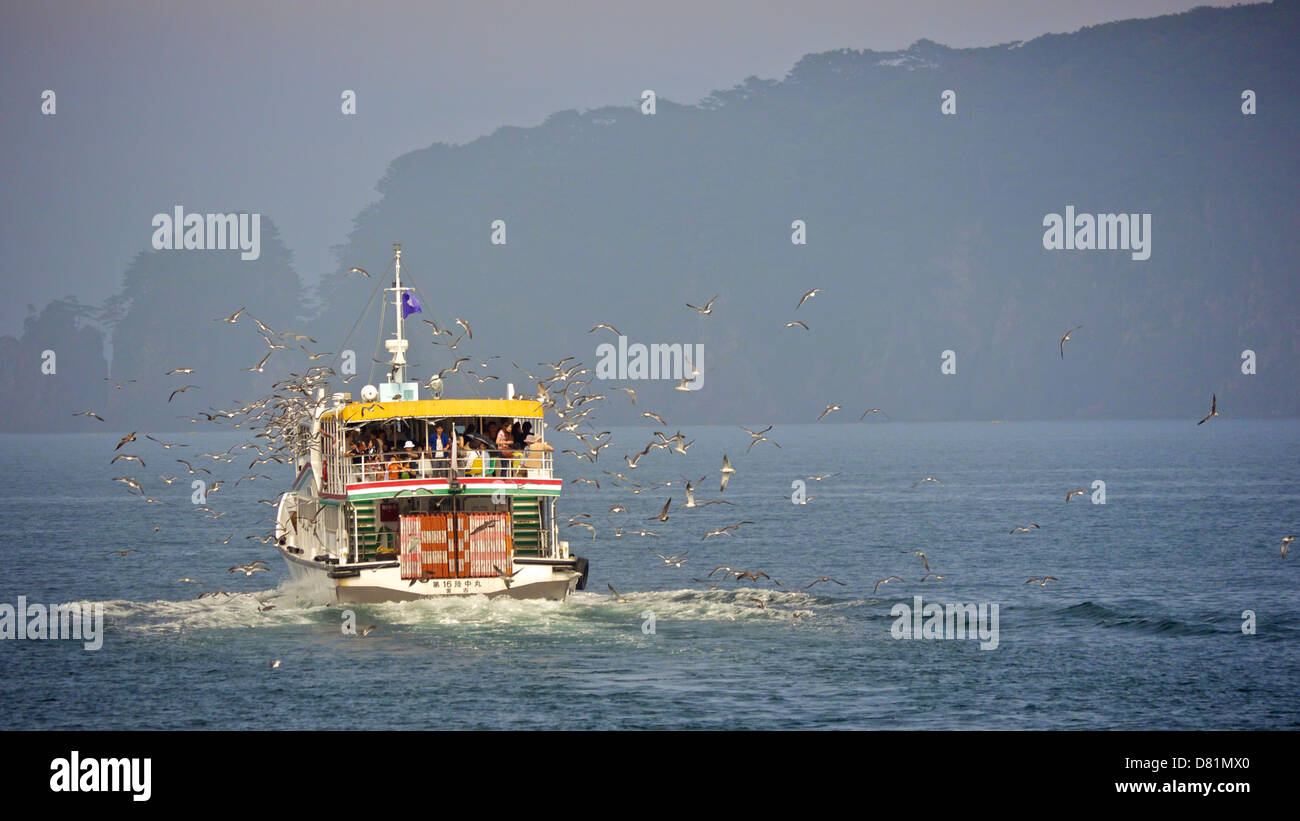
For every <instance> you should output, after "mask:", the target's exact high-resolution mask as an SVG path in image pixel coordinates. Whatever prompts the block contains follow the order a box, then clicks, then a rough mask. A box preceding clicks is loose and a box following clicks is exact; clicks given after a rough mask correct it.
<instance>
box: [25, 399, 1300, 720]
mask: <svg viewBox="0 0 1300 821" xmlns="http://www.w3.org/2000/svg"><path fill="white" fill-rule="evenodd" d="M878 418H879V417H873V419H872V421H870V422H867V423H862V424H833V423H830V421H829V420H828V421H827V422H823V423H820V424H817V425H803V426H777V427H776V428H775V429H774V430H773V431H771V432H770V433H769V434H768V435H769V436H771V437H773V438H774V439H775V440H776V441H777V442H779V443H780V444H781V447H780V448H779V449H778V448H776V447H774V446H771V445H769V444H767V443H762V444H759V445H757V446H756V447H754V448H753V449H752V451H750V452H749V453H746V445H747V444H748V442H749V437H748V436H747V435H746V434H745V433H744V432H743V431H741V430H739V429H738V428H736V427H725V426H724V427H697V428H692V429H689V430H686V431H684V432H685V433H686V435H687V437H688V439H689V438H694V439H695V440H696V441H695V444H694V445H693V446H692V447H691V448H690V450H689V451H688V453H687V454H686V455H685V456H682V455H679V454H673V453H669V452H666V451H654V452H652V453H651V454H650V455H649V456H646V457H644V458H643V459H642V460H641V462H640V464H639V466H638V468H637V469H636V470H629V469H628V467H627V465H626V463H625V462H623V461H622V460H621V456H622V454H624V453H634V452H635V451H637V450H640V449H641V447H643V446H644V443H645V442H647V441H649V440H650V431H649V429H645V430H640V429H615V431H614V440H615V442H616V444H615V445H614V446H613V447H610V448H608V449H606V450H604V451H602V454H601V458H600V461H599V462H598V463H597V464H596V465H595V466H592V465H589V464H588V463H586V462H581V463H578V462H575V461H574V460H573V459H572V458H571V457H568V456H565V457H564V458H563V459H561V460H557V466H558V470H559V471H560V473H561V474H562V475H563V476H564V477H565V478H566V479H571V478H575V477H579V476H587V477H593V478H598V479H599V480H600V482H601V488H600V489H599V490H597V489H595V488H594V487H592V486H589V485H585V484H568V483H566V486H565V492H564V495H563V496H562V497H561V500H560V506H559V512H560V514H561V516H560V521H561V525H562V527H561V530H562V537H563V538H567V539H568V540H569V541H570V543H571V545H572V548H573V551H574V552H575V553H577V554H579V555H583V556H587V557H589V558H590V560H591V577H590V582H589V585H588V589H587V591H586V592H582V593H578V594H576V595H574V596H573V597H571V598H570V599H569V600H568V601H566V602H563V603H558V602H533V601H510V600H497V601H488V600H486V599H482V598H475V599H461V600H439V601H430V602H410V603H403V604H385V605H371V606H350V607H349V608H348V609H351V610H352V611H354V613H355V616H356V622H357V624H358V626H367V625H372V624H373V625H375V626H376V629H375V630H374V631H373V632H372V633H371V634H370V635H369V636H366V637H364V638H362V637H357V636H349V635H345V634H344V633H343V631H342V630H341V624H342V623H343V617H344V614H343V612H342V611H343V609H344V608H341V607H339V606H337V605H335V606H328V605H326V604H323V603H321V602H313V601H311V600H309V599H308V598H306V597H305V594H304V592H303V591H301V590H298V589H295V587H294V586H293V585H291V584H290V583H289V581H288V572H287V570H286V568H285V567H284V566H283V563H282V562H281V560H280V559H279V558H278V556H277V555H276V554H275V553H274V551H272V550H271V549H270V548H269V547H266V546H264V545H262V544H261V543H260V542H258V541H255V540H250V539H247V538H245V537H246V536H250V535H260V534H262V533H265V532H266V530H267V529H268V527H269V518H268V517H269V515H270V511H271V508H270V507H268V506H266V505H263V504H259V503H258V501H257V500H258V499H269V498H273V497H274V495H275V494H276V493H278V492H279V491H280V490H283V489H284V488H286V487H287V485H288V483H289V480H290V476H289V471H288V469H286V468H283V467H279V466H277V465H274V464H272V465H269V466H262V465H259V466H258V468H257V470H258V471H259V472H261V473H264V474H267V475H269V476H271V477H272V479H271V480H263V479H258V480H256V481H253V482H245V483H243V484H241V485H240V486H239V487H237V488H236V487H233V484H234V480H235V479H237V478H238V477H239V476H242V475H245V474H246V473H248V472H249V471H246V470H242V468H244V466H245V465H246V464H247V463H248V461H250V460H251V458H252V457H251V456H249V457H244V458H243V459H237V460H235V463H234V464H232V465H227V464H223V463H220V462H214V461H213V460H212V459H210V458H201V459H197V458H194V457H193V453H194V452H195V451H204V450H208V451H211V450H224V449H226V448H228V447H230V446H232V445H234V444H236V443H238V442H239V441H241V439H240V438H239V437H238V436H237V435H235V434H229V433H207V434H202V435H197V436H186V437H184V438H183V441H186V442H189V443H191V444H192V447H190V448H176V449H173V450H171V451H163V450H162V449H161V448H159V447H158V446H157V445H155V444H153V443H151V442H145V441H144V440H143V434H141V443H133V444H131V445H128V446H126V447H124V448H123V451H124V452H130V453H136V454H139V455H141V456H142V457H144V458H145V460H146V461H147V462H148V466H147V468H140V467H139V466H138V465H135V464H133V463H123V462H119V463H118V464H117V465H116V466H110V465H109V464H108V461H109V459H110V458H111V455H112V449H113V446H114V445H115V444H116V443H117V437H118V435H120V434H115V435H109V434H102V435H90V434H86V435H75V436H54V435H49V436H31V435H23V436H17V435H9V436H3V437H0V534H3V535H2V536H0V556H2V557H3V558H2V561H3V564H2V565H0V602H8V603H10V604H14V605H16V604H17V601H18V597H19V596H25V597H26V599H27V601H28V602H38V601H39V602H45V603H62V602H97V603H102V604H103V605H104V609H105V614H106V625H105V633H104V638H103V647H102V648H101V649H100V650H98V651H87V650H84V649H83V648H82V645H81V644H80V643H79V642H72V641H32V640H6V641H0V669H2V670H3V676H0V695H2V697H3V698H4V700H5V703H6V704H7V705H8V707H9V709H7V710H5V711H4V713H3V717H0V727H4V728H6V729H195V728H200V729H202V728H211V729H327V728H328V729H334V728H337V729H407V728H409V729H447V728H456V729H470V728H493V729H532V728H538V729H551V728H555V729H620V728H666V729H678V728H680V729H724V728H726V729H730V728H762V729H807V728H842V729H1022V728H1032V729H1075V728H1078V729H1288V728H1289V729H1295V728H1297V727H1300V701H1298V700H1297V699H1296V698H1295V694H1294V692H1293V685H1294V683H1295V682H1296V681H1297V680H1300V546H1297V547H1296V549H1295V550H1294V551H1292V552H1291V555H1290V556H1289V557H1288V558H1286V559H1283V558H1282V557H1281V555H1280V547H1281V540H1282V537H1283V536H1285V535H1290V534H1297V531H1300V515H1298V514H1297V511H1300V504H1298V503H1300V484H1298V483H1297V475H1296V471H1297V468H1298V467H1300V421H1296V420H1281V421H1262V420H1229V419H1222V418H1220V419H1215V420H1212V421H1211V422H1209V423H1207V424H1205V425H1202V426H1199V427H1198V426H1197V425H1195V422H1194V420H1191V421H1189V420H1178V421H1142V422H1053V423H1014V424H987V423H963V424H908V423H902V422H891V421H885V420H881V421H876V420H877V419H878ZM751 426H752V425H751ZM178 436H179V435H178ZM159 438H163V439H167V440H169V441H178V438H177V437H167V436H160V437H159ZM557 446H558V447H561V448H562V447H565V445H557ZM723 453H727V454H729V455H730V457H731V459H732V461H733V463H734V464H735V466H736V469H737V474H736V476H735V477H734V479H733V480H732V482H731V484H730V485H729V487H728V488H727V491H726V492H725V493H724V494H719V493H718V478H719V473H718V467H719V466H720V464H721V459H722V454H723ZM178 455H179V456H180V458H186V459H190V460H191V461H192V462H193V464H194V465H195V466H196V467H198V466H200V465H202V466H205V467H208V468H210V469H212V470H214V471H216V473H217V475H218V477H222V478H226V479H227V484H226V486H225V487H223V488H222V489H221V490H220V491H219V492H218V493H217V494H214V495H212V496H211V497H210V498H209V501H208V503H209V505H210V506H211V507H212V508H213V509H214V511H215V512H216V513H220V514H222V515H221V516H220V518H216V519H210V518H205V516H204V515H203V513H201V512H196V511H195V510H194V509H193V507H194V506H193V505H192V504H191V500H190V495H191V493H192V489H191V487H190V485H189V484H188V482H189V480H190V478H191V477H189V476H188V475H187V474H186V473H185V471H184V469H183V468H182V467H181V466H180V465H178V464H176V463H175V462H174V459H175V458H177V456H178ZM604 470H609V471H619V472H622V473H623V474H625V475H626V476H628V478H629V479H631V480H635V481H636V482H638V483H640V484H642V485H644V486H645V490H644V491H642V492H641V493H637V494H634V493H632V492H631V491H632V490H633V488H632V486H631V485H629V484H623V483H618V482H615V481H614V477H613V476H609V475H607V474H605V473H603V472H602V471H604ZM824 473H832V474H834V475H832V476H830V477H827V478H825V479H822V480H821V481H814V480H812V479H809V478H807V477H810V476H813V475H818V474H824ZM160 474H165V475H169V476H180V477H181V481H177V482H176V483H174V484H173V485H171V486H166V485H163V484H162V483H161V482H160V481H158V479H157V477H158V476H159V475H160ZM122 475H128V476H134V477H136V478H137V479H140V480H141V481H142V483H143V484H144V485H145V489H146V492H147V493H149V495H150V496H152V497H154V498H157V499H161V500H162V502H161V503H159V504H148V503H145V502H144V501H143V500H141V499H140V498H139V497H137V496H134V495H133V494H130V493H129V492H128V490H127V488H126V487H124V486H123V485H121V484H120V483H114V482H112V481H110V479H111V477H113V476H122ZM701 476H704V477H706V478H705V481H704V483H703V484H702V485H701V488H700V490H699V491H697V498H699V499H700V500H707V499H714V498H723V499H725V500H727V501H729V502H732V503H733V505H724V504H718V505H709V506H707V507H701V508H697V509H694V510H687V509H684V508H682V507H681V505H682V503H683V502H684V496H683V493H682V490H681V479H682V477H685V478H687V479H690V480H692V481H693V480H695V479H697V478H699V477H701ZM926 476H933V477H936V478H938V479H939V480H940V482H941V483H933V482H927V483H922V484H917V482H918V481H919V480H921V479H922V478H923V477H926ZM203 478H207V477H206V476H203ZM796 480H803V481H804V482H805V483H806V485H807V493H808V494H809V495H810V497H811V498H810V499H809V501H808V503H807V504H806V505H795V504H792V502H791V495H792V493H793V490H792V483H793V482H795V481H796ZM1096 480H1100V481H1102V482H1104V483H1105V494H1106V498H1105V504H1094V503H1092V501H1091V499H1090V496H1091V494H1092V487H1093V482H1094V481H1096ZM656 481H659V482H662V481H672V482H673V484H672V485H671V486H668V487H664V486H653V485H652V483H654V482H656ZM1078 488H1087V489H1088V490H1089V494H1088V495H1084V496H1076V497H1074V498H1073V499H1072V500H1071V501H1070V502H1068V503H1067V502H1066V501H1065V496H1066V493H1067V491H1070V490H1074V489H1078ZM670 496H671V497H672V498H673V500H674V502H673V506H672V508H671V509H670V511H669V519H668V521H667V522H665V523H660V522H657V521H648V519H649V517H651V516H653V515H655V514H657V513H658V512H659V509H660V508H661V507H662V505H663V503H664V501H665V500H666V499H668V498H669V497H670ZM616 504H623V505H626V506H627V507H628V508H629V512H628V513H624V514H610V513H608V512H607V511H608V510H609V508H610V507H611V506H613V505H616ZM579 513H589V514H590V515H591V519H590V521H591V522H592V523H594V524H595V526H596V527H597V536H596V538H595V540H594V541H593V540H592V538H591V533H590V531H588V530H586V529H585V528H579V527H574V528H565V527H563V524H564V522H565V521H566V520H567V519H568V517H569V516H574V515H576V514H579ZM741 520H749V521H751V522H752V524H747V525H743V526H741V527H740V528H739V529H737V530H736V531H733V535H731V536H724V537H714V538H709V539H704V538H702V537H703V535H704V534H705V533H706V532H707V531H708V530H711V529H714V528H719V527H722V526H724V525H728V524H733V523H736V522H739V521H741ZM1030 522H1035V523H1038V524H1039V525H1041V527H1040V528H1039V529H1034V530H1032V532H1030V533H1016V534H1010V533H1008V531H1009V530H1011V529H1012V528H1013V527H1015V526H1017V525H1026V524H1028V523H1030ZM615 527H623V528H627V529H633V528H635V529H640V528H646V529H650V530H654V531H657V532H659V533H660V534H661V535H660V536H658V537H651V536H645V537H642V536H636V535H634V534H631V533H625V534H624V535H623V536H622V537H615V535H614V529H615ZM1298 535H1300V534H1298ZM223 540H225V541H226V542H227V543H224V544H223V543H222V541H223ZM128 549H129V550H132V551H134V552H131V553H128V554H126V555H125V556H123V555H118V554H116V553H113V552H112V551H118V550H128ZM652 550H654V551H659V552H661V553H664V554H668V555H672V554H676V553H682V552H684V551H687V552H688V553H687V561H686V563H685V564H684V565H683V566H682V567H681V568H677V567H665V566H664V565H663V562H662V561H660V560H659V559H658V558H656V557H655V556H654V555H653V553H652V552H651V551H652ZM918 550H919V551H922V552H924V553H925V554H926V560H927V561H928V562H929V564H930V567H931V568H932V571H933V572H934V573H936V574H939V575H942V576H943V578H942V579H936V578H933V577H931V578H929V579H927V580H925V581H921V577H922V575H923V574H924V572H925V571H924V568H923V566H922V560H921V558H920V557H918V556H916V555H913V551H918ZM257 558H261V559H265V560H267V561H268V563H269V564H270V565H271V571H270V572H269V573H258V574H256V575H254V576H253V577H251V578H246V577H245V576H244V575H243V574H232V573H229V572H228V571H227V568H228V567H230V566H231V565H234V564H237V563H243V562H248V561H251V560H253V559H257ZM719 565H727V566H730V567H732V568H736V569H752V570H754V571H762V572H764V573H766V574H768V576H770V577H771V579H773V580H777V581H780V582H781V583H782V585H784V587H778V586H777V585H776V584H775V583H774V582H773V581H769V580H768V579H764V578H760V580H759V581H758V582H754V581H743V582H735V581H723V582H720V583H717V584H716V589H711V588H714V587H715V585H713V584H710V583H699V582H695V581H692V580H693V579H705V578H707V577H708V574H709V572H710V571H711V570H713V569H714V568H715V567H717V566H719ZM720 575H721V574H715V575H714V576H713V581H714V582H717V581H718V578H719V576H720ZM893 575H897V576H899V577H902V579H903V580H902V581H898V580H894V581H891V582H889V583H887V584H885V585H882V586H881V587H880V588H879V590H878V591H875V592H873V588H874V587H875V584H876V582H877V581H878V580H880V579H884V578H886V577H888V576H893ZM1044 575H1051V576H1055V577H1057V578H1058V581H1055V582H1051V583H1049V584H1048V585H1047V586H1046V587H1042V586H1040V585H1039V584H1026V579H1028V578H1030V577H1041V576H1044ZM821 576H831V577H834V578H835V579H837V580H839V581H842V582H844V584H843V585H840V584H836V583H833V582H823V583H820V584H817V585H815V586H813V587H812V588H810V589H807V590H800V589H799V588H802V587H804V586H805V585H807V584H808V583H809V582H811V581H813V580H814V579H817V578H819V577H821ZM181 577H193V578H195V579H198V580H199V581H198V583H190V582H179V581H177V580H178V579H180V578H181ZM606 585H612V586H613V587H614V588H615V589H617V590H618V591H619V593H620V594H621V595H622V598H624V599H625V601H621V602H620V601H617V600H616V599H615V597H614V596H612V595H610V594H609V590H608V589H607V587H606ZM205 590H223V591H227V592H229V593H230V594H231V595H228V596H218V597H208V598H203V599H197V598H196V596H197V595H198V593H199V592H200V591H205ZM918 594H919V595H921V596H922V597H923V601H924V602H925V603H935V604H940V605H943V604H947V603H960V604H973V605H976V606H978V605H985V606H991V605H994V604H996V605H997V607H998V643H997V647H996V648H995V649H989V650H982V649H981V648H980V642H979V641H978V640H969V639H966V640H963V639H951V640H945V639H930V640H918V639H898V638H895V637H894V636H893V633H892V630H891V628H893V626H894V625H895V623H896V621H897V618H896V616H895V615H891V609H892V608H893V607H894V606H895V605H897V604H899V603H903V604H907V605H909V606H910V605H911V604H912V603H913V596H915V595H918ZM259 605H274V609H270V610H264V611H263V610H259ZM1244 611H1252V612H1253V613H1254V633H1253V634H1247V633H1245V632H1243V613H1244ZM651 614H653V628H654V630H653V632H652V633H651V632H647V631H648V630H649V627H650V617H651ZM275 659H278V660H280V662H281V665H280V667H279V668H276V669H272V668H271V666H270V662H271V661H272V660H275Z"/></svg>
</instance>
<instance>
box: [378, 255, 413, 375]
mask: <svg viewBox="0 0 1300 821" xmlns="http://www.w3.org/2000/svg"><path fill="white" fill-rule="evenodd" d="M393 262H394V270H395V271H396V273H395V279H394V280H393V287H392V288H388V289H386V290H389V291H393V292H394V294H395V295H396V301H395V305H396V307H397V313H396V316H397V332H396V333H395V334H394V335H393V338H392V339H388V340H385V341H384V347H385V348H387V349H388V352H389V353H391V354H392V355H393V359H392V361H391V363H390V366H391V367H390V368H389V373H388V381H390V382H396V383H398V384H401V383H402V382H405V381H406V349H407V347H408V346H409V344H410V343H408V342H407V341H406V337H404V336H402V294H403V293H404V292H406V291H408V290H410V289H408V288H403V287H402V246H401V243H397V242H395V243H393Z"/></svg>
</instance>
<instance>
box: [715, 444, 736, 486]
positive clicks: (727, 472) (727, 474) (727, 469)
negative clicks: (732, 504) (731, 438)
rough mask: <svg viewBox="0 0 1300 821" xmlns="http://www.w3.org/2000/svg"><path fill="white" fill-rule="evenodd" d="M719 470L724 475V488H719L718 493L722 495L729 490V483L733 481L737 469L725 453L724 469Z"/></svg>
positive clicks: (723, 455) (723, 459) (723, 456)
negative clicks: (732, 477)
mask: <svg viewBox="0 0 1300 821" xmlns="http://www.w3.org/2000/svg"><path fill="white" fill-rule="evenodd" d="M718 470H719V471H720V472H721V473H722V486H721V487H720V488H718V492H719V493H721V492H722V491H724V490H726V489H727V482H730V481H731V476H732V474H733V473H735V472H736V469H735V468H733V467H732V466H731V460H730V459H728V458H727V454H725V453H724V454H722V467H720V468H718Z"/></svg>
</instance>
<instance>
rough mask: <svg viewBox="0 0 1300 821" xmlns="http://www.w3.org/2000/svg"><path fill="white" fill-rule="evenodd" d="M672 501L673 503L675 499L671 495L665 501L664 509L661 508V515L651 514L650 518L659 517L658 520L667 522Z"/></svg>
mask: <svg viewBox="0 0 1300 821" xmlns="http://www.w3.org/2000/svg"><path fill="white" fill-rule="evenodd" d="M672 503H673V500H672V498H671V497H669V499H668V501H666V502H664V509H663V510H661V511H659V515H658V516H651V517H650V518H651V519H657V520H658V521H661V522H666V521H668V506H669V505H671V504H672Z"/></svg>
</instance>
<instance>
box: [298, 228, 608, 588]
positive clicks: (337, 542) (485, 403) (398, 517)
mask: <svg viewBox="0 0 1300 821" xmlns="http://www.w3.org/2000/svg"><path fill="white" fill-rule="evenodd" d="M393 250H394V271H395V274H394V279H393V285H392V287H391V288H387V289H385V290H386V291H387V292H389V293H392V294H393V302H392V303H389V304H391V305H392V306H393V307H394V308H395V311H394V316H395V318H396V332H395V334H394V336H393V338H392V339H389V340H386V343H385V345H386V348H387V350H388V351H389V352H390V353H391V354H392V359H391V361H390V363H389V369H388V378H389V381H388V382H386V383H382V384H379V385H377V386H376V385H366V386H365V387H363V388H362V389H361V396H360V399H361V401H359V402H354V401H352V396H351V394H348V393H333V394H332V395H330V396H329V397H326V395H325V391H324V390H323V389H321V390H319V391H318V392H317V394H316V398H315V403H314V410H313V411H312V412H311V414H310V418H309V419H304V420H303V429H302V434H303V440H304V443H305V446H303V447H300V448H297V449H296V450H297V452H298V455H297V456H296V457H295V465H294V467H295V470H296V478H295V480H294V482H293V486H292V487H291V488H290V490H289V491H287V492H286V493H284V494H282V496H281V497H280V499H279V503H278V507H277V511H276V524H275V533H274V535H275V543H276V545H277V547H278V549H279V551H280V553H281V555H282V556H283V557H284V560H285V562H286V563H287V564H288V566H289V571H290V573H291V574H292V576H293V578H294V579H295V580H296V581H300V582H305V583H307V584H308V585H309V586H310V587H311V588H315V589H317V590H318V591H319V593H320V594H321V595H322V596H327V597H329V598H330V599H331V600H332V601H335V602H339V603H344V604H348V603H352V604H363V603H370V602H386V601H405V600H411V599H425V598H442V597H445V596H478V595H482V596H488V597H499V596H508V597H512V598H540V599H551V600H563V599H564V598H565V597H566V596H568V594H569V593H571V592H573V591H574V590H582V589H583V588H584V587H585V586H586V580H587V560H586V559H584V558H581V557H577V556H572V555H570V553H569V543H568V542H567V541H561V540H560V539H559V538H558V534H559V531H558V528H557V525H556V520H555V500H556V498H557V497H558V496H559V495H560V491H561V486H562V484H563V480H562V479H560V478H557V477H556V476H555V475H554V470H553V464H554V462H553V459H552V456H553V449H552V448H551V446H550V445H548V444H546V426H545V424H544V414H543V412H544V408H543V406H542V404H541V403H540V402H538V401H533V400H531V399H522V398H517V397H515V396H514V389H513V387H512V386H507V390H506V394H507V395H506V397H505V398H501V399H482V398H463V399H451V398H448V399H444V398H442V395H441V394H442V384H441V380H440V379H439V378H438V377H436V376H435V377H434V378H433V379H431V380H430V382H429V384H428V385H426V386H421V384H420V383H419V382H408V381H406V350H407V347H408V343H407V340H406V339H405V337H404V336H403V335H402V334H403V331H402V322H403V319H404V318H405V317H404V314H406V313H407V312H408V311H409V312H416V311H419V310H420V308H419V304H418V301H416V300H415V299H414V298H413V297H411V296H410V295H409V294H408V292H410V291H412V290H413V289H411V288H406V287H403V285H402V251H401V246H394V249H393ZM385 301H386V300H385ZM421 387H425V388H427V389H428V390H429V391H430V393H431V394H432V395H431V396H429V397H428V398H421V396H420V389H421ZM515 423H518V424H519V425H520V428H521V430H526V429H529V428H531V431H532V435H531V436H529V437H528V440H529V441H528V442H526V443H525V444H524V445H523V446H522V447H518V446H517V444H518V443H517V442H516V443H515V444H514V445H509V444H508V445H507V446H506V447H504V448H498V447H497V445H496V441H495V440H494V439H492V438H491V437H490V436H489V433H488V432H489V431H491V430H493V425H496V426H501V425H505V426H506V427H507V429H510V428H511V426H513V425H514V424H515ZM439 426H441V430H442V434H441V435H439V433H438V429H439ZM408 445H409V447H408ZM466 446H468V447H466Z"/></svg>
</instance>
